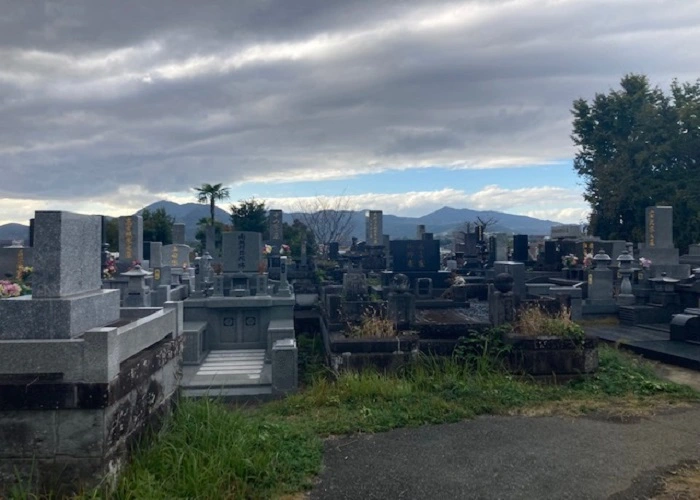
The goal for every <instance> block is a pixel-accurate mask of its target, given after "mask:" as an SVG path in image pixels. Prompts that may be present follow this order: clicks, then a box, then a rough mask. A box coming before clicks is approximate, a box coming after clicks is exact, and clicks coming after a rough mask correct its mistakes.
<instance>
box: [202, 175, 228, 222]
mask: <svg viewBox="0 0 700 500" xmlns="http://www.w3.org/2000/svg"><path fill="white" fill-rule="evenodd" d="M194 190H195V192H196V193H195V194H196V196H197V201H198V202H199V203H208V204H209V214H210V218H209V225H210V226H213V225H215V224H214V208H215V207H216V202H217V201H223V200H227V199H228V197H229V189H228V188H227V187H224V185H223V184H221V183H219V184H214V185H212V184H202V185H201V186H199V187H195V188H194Z"/></svg>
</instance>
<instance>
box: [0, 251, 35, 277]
mask: <svg viewBox="0 0 700 500" xmlns="http://www.w3.org/2000/svg"><path fill="white" fill-rule="evenodd" d="M33 252H34V249H33V248H26V247H22V246H17V247H14V246H12V247H6V248H0V280H4V279H14V278H17V277H18V274H20V273H21V272H22V270H23V268H24V267H27V266H29V267H31V266H32V263H33V259H32V255H33Z"/></svg>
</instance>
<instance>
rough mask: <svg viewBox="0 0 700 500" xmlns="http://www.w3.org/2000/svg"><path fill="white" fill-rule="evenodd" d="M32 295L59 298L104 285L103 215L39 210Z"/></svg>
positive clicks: (96, 288)
mask: <svg viewBox="0 0 700 500" xmlns="http://www.w3.org/2000/svg"><path fill="white" fill-rule="evenodd" d="M35 226H36V236H35V241H34V272H33V274H32V295H33V296H34V297H35V298H59V297H66V296H69V295H74V294H81V293H85V292H90V291H94V290H99V289H100V288H101V287H102V269H101V267H100V266H101V264H100V252H101V247H102V242H101V230H102V219H101V218H100V217H99V216H97V215H79V214H74V213H71V212H58V211H38V212H36V217H35Z"/></svg>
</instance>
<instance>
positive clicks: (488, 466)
mask: <svg viewBox="0 0 700 500" xmlns="http://www.w3.org/2000/svg"><path fill="white" fill-rule="evenodd" d="M688 460H700V407H692V408H690V409H683V410H674V411H672V412H668V413H665V414H661V415H656V416H653V417H649V418H645V419H640V420H637V421H634V422H631V423H619V422H615V421H611V420H606V419H602V418H595V417H581V418H564V417H496V416H487V417H479V418H477V419H474V420H469V421H465V422H461V423H457V424H446V425H435V426H425V427H421V428H417V429H399V430H395V431H391V432H386V433H381V434H366V435H359V436H352V437H346V438H341V439H332V440H329V441H327V442H326V450H325V455H324V469H323V471H322V473H321V475H320V478H319V483H318V484H317V486H316V487H315V488H314V490H312V492H311V494H310V498H311V499H333V500H339V499H367V500H369V499H452V498H465V499H469V498H478V499H501V498H502V499H550V498H551V499H599V498H615V499H628V498H629V499H632V498H647V497H648V496H649V494H650V493H651V492H652V491H653V490H654V488H655V487H656V485H658V481H659V478H660V477H661V476H662V475H663V474H664V472H666V471H668V470H669V469H670V468H672V467H673V466H675V465H677V464H679V463H681V462H683V461H688Z"/></svg>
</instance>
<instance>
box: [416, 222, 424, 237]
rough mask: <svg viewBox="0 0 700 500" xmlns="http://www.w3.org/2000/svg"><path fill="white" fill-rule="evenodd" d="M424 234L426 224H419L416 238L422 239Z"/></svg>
mask: <svg viewBox="0 0 700 500" xmlns="http://www.w3.org/2000/svg"><path fill="white" fill-rule="evenodd" d="M424 234H425V224H418V227H417V228H416V239H417V240H422V239H423V235H424Z"/></svg>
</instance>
